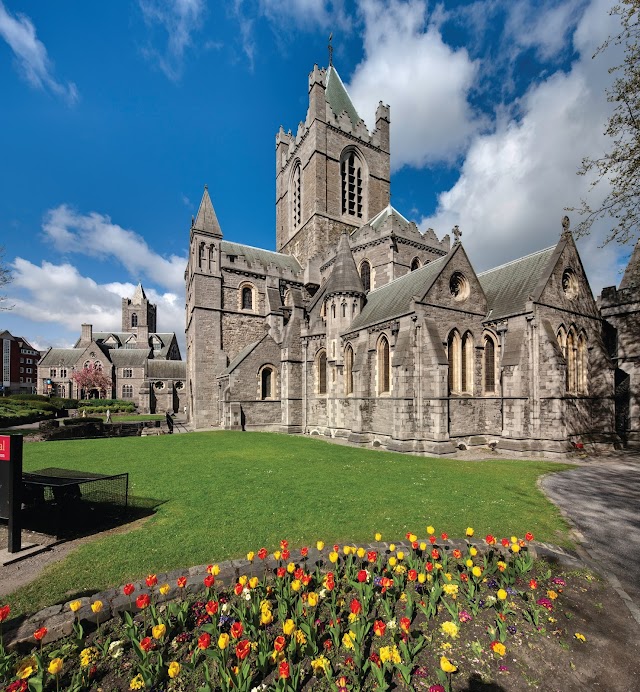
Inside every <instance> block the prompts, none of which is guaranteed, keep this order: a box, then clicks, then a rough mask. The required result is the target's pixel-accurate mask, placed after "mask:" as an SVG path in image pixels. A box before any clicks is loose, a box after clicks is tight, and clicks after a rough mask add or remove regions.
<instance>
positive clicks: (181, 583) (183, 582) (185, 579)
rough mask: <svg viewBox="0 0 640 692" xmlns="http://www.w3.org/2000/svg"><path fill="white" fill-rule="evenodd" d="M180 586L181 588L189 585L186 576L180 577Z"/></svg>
mask: <svg viewBox="0 0 640 692" xmlns="http://www.w3.org/2000/svg"><path fill="white" fill-rule="evenodd" d="M177 583H178V588H179V589H184V587H185V586H186V585H187V578H186V577H178V582H177Z"/></svg>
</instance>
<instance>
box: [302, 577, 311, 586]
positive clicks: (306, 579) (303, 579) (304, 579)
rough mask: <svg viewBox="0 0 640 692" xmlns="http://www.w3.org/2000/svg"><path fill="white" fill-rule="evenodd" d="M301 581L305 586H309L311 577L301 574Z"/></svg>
mask: <svg viewBox="0 0 640 692" xmlns="http://www.w3.org/2000/svg"><path fill="white" fill-rule="evenodd" d="M301 581H302V583H303V584H304V585H305V586H309V582H310V581H311V575H310V574H303V575H302V579H301Z"/></svg>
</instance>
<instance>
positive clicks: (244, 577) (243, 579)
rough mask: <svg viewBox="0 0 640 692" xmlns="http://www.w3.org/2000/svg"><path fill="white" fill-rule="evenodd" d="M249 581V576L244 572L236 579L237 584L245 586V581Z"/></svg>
mask: <svg viewBox="0 0 640 692" xmlns="http://www.w3.org/2000/svg"><path fill="white" fill-rule="evenodd" d="M248 581H249V578H248V577H247V575H246V574H243V575H242V576H241V577H240V579H238V584H241V585H242V586H246V584H247V582H248Z"/></svg>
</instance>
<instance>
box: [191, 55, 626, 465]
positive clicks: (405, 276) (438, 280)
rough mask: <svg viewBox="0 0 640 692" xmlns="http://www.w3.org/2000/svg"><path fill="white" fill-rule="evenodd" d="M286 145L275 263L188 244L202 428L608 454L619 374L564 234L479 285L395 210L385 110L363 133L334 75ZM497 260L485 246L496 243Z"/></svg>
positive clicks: (206, 224) (246, 249) (455, 254)
mask: <svg viewBox="0 0 640 692" xmlns="http://www.w3.org/2000/svg"><path fill="white" fill-rule="evenodd" d="M308 94H309V107H308V110H307V114H306V117H305V119H304V120H303V121H302V122H301V123H300V124H299V126H298V129H297V132H296V133H295V134H292V133H291V132H285V131H284V129H283V128H280V131H279V132H278V133H277V135H276V252H271V251H267V250H262V249H259V248H254V247H250V246H247V245H242V244H239V243H232V242H229V241H227V240H225V239H224V237H223V232H222V229H221V227H220V224H219V223H218V219H217V217H216V214H215V211H214V208H213V204H212V202H211V198H210V195H209V191H208V189H207V188H206V187H205V191H204V194H203V198H202V202H201V204H200V208H199V210H198V214H197V216H196V218H195V219H194V220H193V221H192V225H191V229H190V244H189V259H188V264H187V269H186V272H185V282H186V338H187V389H188V403H189V410H190V415H191V420H192V423H193V424H194V425H195V427H196V428H201V427H207V426H211V425H220V426H223V427H225V428H243V429H267V430H278V431H283V432H290V433H305V434H311V435H325V436H331V437H344V438H346V439H348V440H350V441H352V442H355V443H359V444H362V445H371V446H383V447H386V448H388V449H393V450H398V451H406V452H413V453H436V454H438V453H449V452H452V451H454V449H455V448H456V446H458V445H460V444H465V445H468V444H481V443H487V442H496V443H497V444H498V445H499V446H500V447H501V448H503V449H508V450H510V451H512V452H513V453H527V454H531V453H536V452H551V453H554V452H564V451H566V449H568V448H569V447H570V446H571V444H572V443H575V442H577V441H586V440H590V441H594V442H599V443H605V444H611V443H612V442H614V441H615V440H616V439H617V437H616V435H615V401H614V377H615V365H614V363H613V361H612V359H611V357H610V353H609V352H608V350H607V348H606V347H605V344H604V341H603V322H602V316H601V314H600V311H599V309H598V306H597V305H596V301H595V300H594V297H593V295H592V292H591V289H590V287H589V283H588V281H587V277H586V275H585V273H584V269H583V266H582V262H581V261H580V257H579V254H578V251H577V248H576V245H575V243H574V240H573V238H572V236H571V233H570V230H569V222H568V219H566V217H565V219H564V220H563V223H562V227H560V224H559V228H558V231H559V232H558V238H559V239H558V242H557V244H556V245H554V246H553V247H549V248H545V249H542V250H540V251H539V252H536V253H533V254H531V255H528V256H526V257H521V258H515V259H514V260H513V261H512V262H508V263H507V264H504V265H502V266H499V267H496V268H494V269H491V270H489V271H486V272H482V273H480V274H477V273H476V272H475V270H474V268H473V266H472V264H471V262H470V261H469V258H468V257H467V254H466V252H465V250H464V247H463V245H462V242H461V233H460V231H459V229H458V228H457V227H456V228H455V229H453V236H454V242H453V243H452V242H451V238H450V237H449V236H448V235H445V236H444V237H443V238H442V239H439V238H438V237H437V236H436V234H435V233H434V232H433V231H432V230H431V229H429V230H428V231H427V232H426V233H421V232H420V231H419V230H418V228H417V226H416V225H415V224H414V223H412V222H410V221H409V220H407V218H406V217H405V216H403V215H402V214H401V213H400V212H399V211H397V210H396V209H394V208H393V207H392V206H391V204H390V123H391V116H390V109H389V107H388V106H386V105H384V104H382V103H380V105H379V106H378V108H377V111H376V114H375V128H374V129H373V130H372V131H369V129H368V128H367V126H366V125H365V123H364V121H363V120H362V118H361V117H360V116H359V114H358V113H357V111H356V109H355V107H354V105H353V103H352V102H351V99H350V98H349V95H348V93H347V91H346V89H345V87H344V85H343V83H342V81H341V80H340V77H339V75H338V73H337V71H336V69H335V67H334V66H333V65H331V66H330V67H329V68H328V69H327V70H324V69H319V68H318V67H315V68H314V70H313V72H312V73H311V74H310V76H309V83H308ZM487 242H488V243H489V242H491V236H490V233H489V232H488V233H487Z"/></svg>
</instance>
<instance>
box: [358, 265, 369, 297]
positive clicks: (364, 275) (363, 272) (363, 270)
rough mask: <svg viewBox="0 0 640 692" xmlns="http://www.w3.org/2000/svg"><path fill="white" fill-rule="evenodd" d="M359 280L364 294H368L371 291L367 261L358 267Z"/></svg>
mask: <svg viewBox="0 0 640 692" xmlns="http://www.w3.org/2000/svg"><path fill="white" fill-rule="evenodd" d="M360 279H361V280H362V287H363V288H364V290H365V293H368V292H369V291H370V290H371V265H370V264H369V261H368V260H364V262H362V264H361V265H360Z"/></svg>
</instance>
